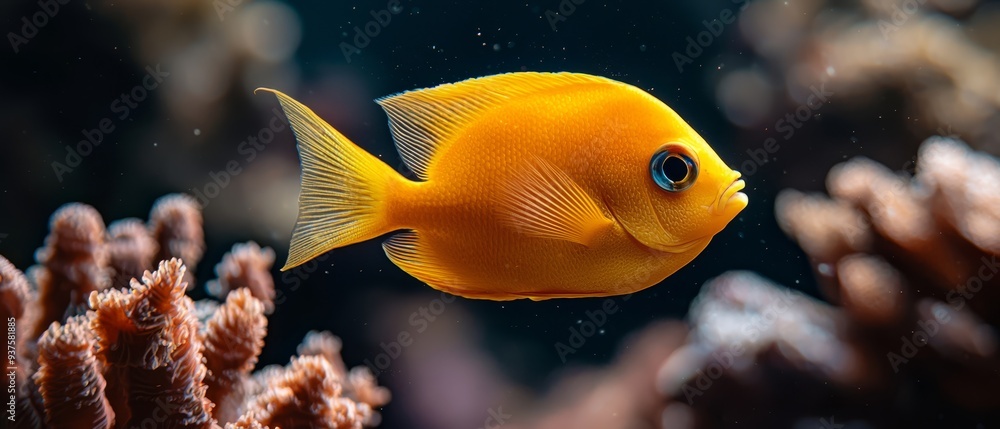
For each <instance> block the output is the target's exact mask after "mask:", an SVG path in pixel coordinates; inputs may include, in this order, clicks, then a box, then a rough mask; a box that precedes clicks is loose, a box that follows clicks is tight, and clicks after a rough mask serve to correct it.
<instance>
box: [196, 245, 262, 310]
mask: <svg viewBox="0 0 1000 429" xmlns="http://www.w3.org/2000/svg"><path fill="white" fill-rule="evenodd" d="M273 264H274V251H273V250H271V249H270V248H266V247H265V248H263V249H261V248H260V246H258V245H257V243H254V242H252V241H251V242H249V243H244V244H236V245H234V246H233V249H232V250H230V251H229V253H227V254H226V255H225V256H224V257H223V258H222V262H220V263H219V264H218V265H216V266H215V275H216V276H218V280H214V281H210V282H208V284H207V286H206V287H207V288H208V293H210V294H212V295H213V296H215V297H216V298H219V299H225V298H226V295H228V294H229V292H231V291H233V290H235V289H239V288H246V289H249V290H250V292H252V293H253V296H254V297H255V298H257V299H259V300H260V301H261V302H263V303H264V309H265V311H266V312H267V313H268V314H270V313H271V312H272V311H274V279H273V278H271V272H270V269H271V265H273Z"/></svg>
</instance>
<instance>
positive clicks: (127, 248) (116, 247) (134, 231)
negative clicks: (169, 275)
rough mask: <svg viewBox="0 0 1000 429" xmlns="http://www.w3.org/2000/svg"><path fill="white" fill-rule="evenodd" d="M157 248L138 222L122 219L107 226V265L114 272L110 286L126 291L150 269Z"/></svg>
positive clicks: (142, 225)
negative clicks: (133, 281)
mask: <svg viewBox="0 0 1000 429" xmlns="http://www.w3.org/2000/svg"><path fill="white" fill-rule="evenodd" d="M159 247H160V246H159V244H157V242H156V241H155V240H153V236H152V235H150V233H149V230H148V229H146V225H145V224H144V223H143V222H142V221H141V220H139V219H135V218H131V219H122V220H119V221H115V222H112V223H111V225H108V264H109V265H111V268H112V269H114V277H113V278H112V281H111V286H112V287H115V288H123V287H127V286H128V285H129V281H130V280H131V279H132V278H134V277H141V276H142V273H143V272H144V271H146V270H149V269H152V268H153V258H155V257H156V253H157V252H158V251H159Z"/></svg>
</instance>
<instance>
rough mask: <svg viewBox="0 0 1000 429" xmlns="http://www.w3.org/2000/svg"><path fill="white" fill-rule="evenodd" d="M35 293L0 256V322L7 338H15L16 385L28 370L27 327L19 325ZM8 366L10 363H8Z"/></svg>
mask: <svg viewBox="0 0 1000 429" xmlns="http://www.w3.org/2000/svg"><path fill="white" fill-rule="evenodd" d="M35 299H36V297H35V291H34V290H32V289H31V287H30V286H29V285H28V279H27V278H25V277H24V274H23V273H21V271H20V270H18V269H17V268H15V267H14V265H13V264H11V263H10V261H8V260H7V259H6V258H4V257H2V256H0V321H3V323H4V324H5V325H6V326H7V334H8V336H9V335H11V334H13V335H14V336H16V338H15V343H14V344H12V345H13V346H14V347H15V348H16V352H17V355H16V361H17V382H18V383H17V384H18V386H23V382H24V379H25V375H26V374H27V370H28V368H29V365H28V363H27V362H26V361H25V355H24V353H25V345H26V343H27V339H28V333H27V326H26V325H25V324H24V323H19V321H23V320H25V319H27V318H28V317H27V316H26V314H27V313H28V312H29V311H31V305H32V304H34V302H35ZM8 366H10V363H8Z"/></svg>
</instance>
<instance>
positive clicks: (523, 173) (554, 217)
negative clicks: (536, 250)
mask: <svg viewBox="0 0 1000 429" xmlns="http://www.w3.org/2000/svg"><path fill="white" fill-rule="evenodd" d="M499 215H500V220H501V222H503V223H505V224H507V225H508V226H510V227H512V228H514V229H515V230H517V231H520V232H522V233H524V234H527V235H530V236H534V237H540V238H551V239H556V240H566V241H571V242H573V243H578V244H582V245H584V246H590V245H591V244H592V242H593V240H594V238H595V237H597V236H598V234H600V233H601V232H603V231H605V230H606V229H607V228H608V227H610V226H611V225H612V221H611V219H608V217H607V216H605V215H604V213H602V212H601V209H600V206H598V204H597V202H596V201H594V199H593V198H591V197H590V195H588V194H587V192H586V191H585V190H584V189H583V188H581V187H580V185H579V184H577V183H576V182H575V181H574V180H573V178H572V177H570V176H569V175H568V174H566V172H564V171H562V170H561V169H559V167H556V166H554V165H552V164H551V163H549V162H548V161H545V160H544V159H542V158H537V157H536V158H534V159H532V160H530V161H529V162H527V163H525V164H524V165H523V166H522V168H521V169H519V170H517V172H516V173H514V176H513V178H512V179H511V180H510V182H508V183H507V184H506V186H505V187H504V189H503V190H502V195H501V198H500V210H499Z"/></svg>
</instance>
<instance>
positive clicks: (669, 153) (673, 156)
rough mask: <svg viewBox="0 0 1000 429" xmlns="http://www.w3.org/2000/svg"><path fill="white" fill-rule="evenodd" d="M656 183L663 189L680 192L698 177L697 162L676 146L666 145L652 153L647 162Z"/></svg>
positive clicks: (692, 183)
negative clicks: (650, 158)
mask: <svg viewBox="0 0 1000 429" xmlns="http://www.w3.org/2000/svg"><path fill="white" fill-rule="evenodd" d="M649 169H650V172H651V173H652V175H653V181H654V182H656V185H657V186H659V187H660V188H662V189H663V190H665V191H670V192H681V191H683V190H685V189H687V188H690V187H691V185H694V181H695V180H696V179H698V163H696V162H695V160H694V159H693V158H692V157H691V156H690V155H688V154H687V152H686V151H684V150H683V149H682V148H680V147H678V146H667V147H664V148H662V149H660V150H659V151H657V152H656V153H655V154H654V155H653V159H652V160H650V163H649Z"/></svg>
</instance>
